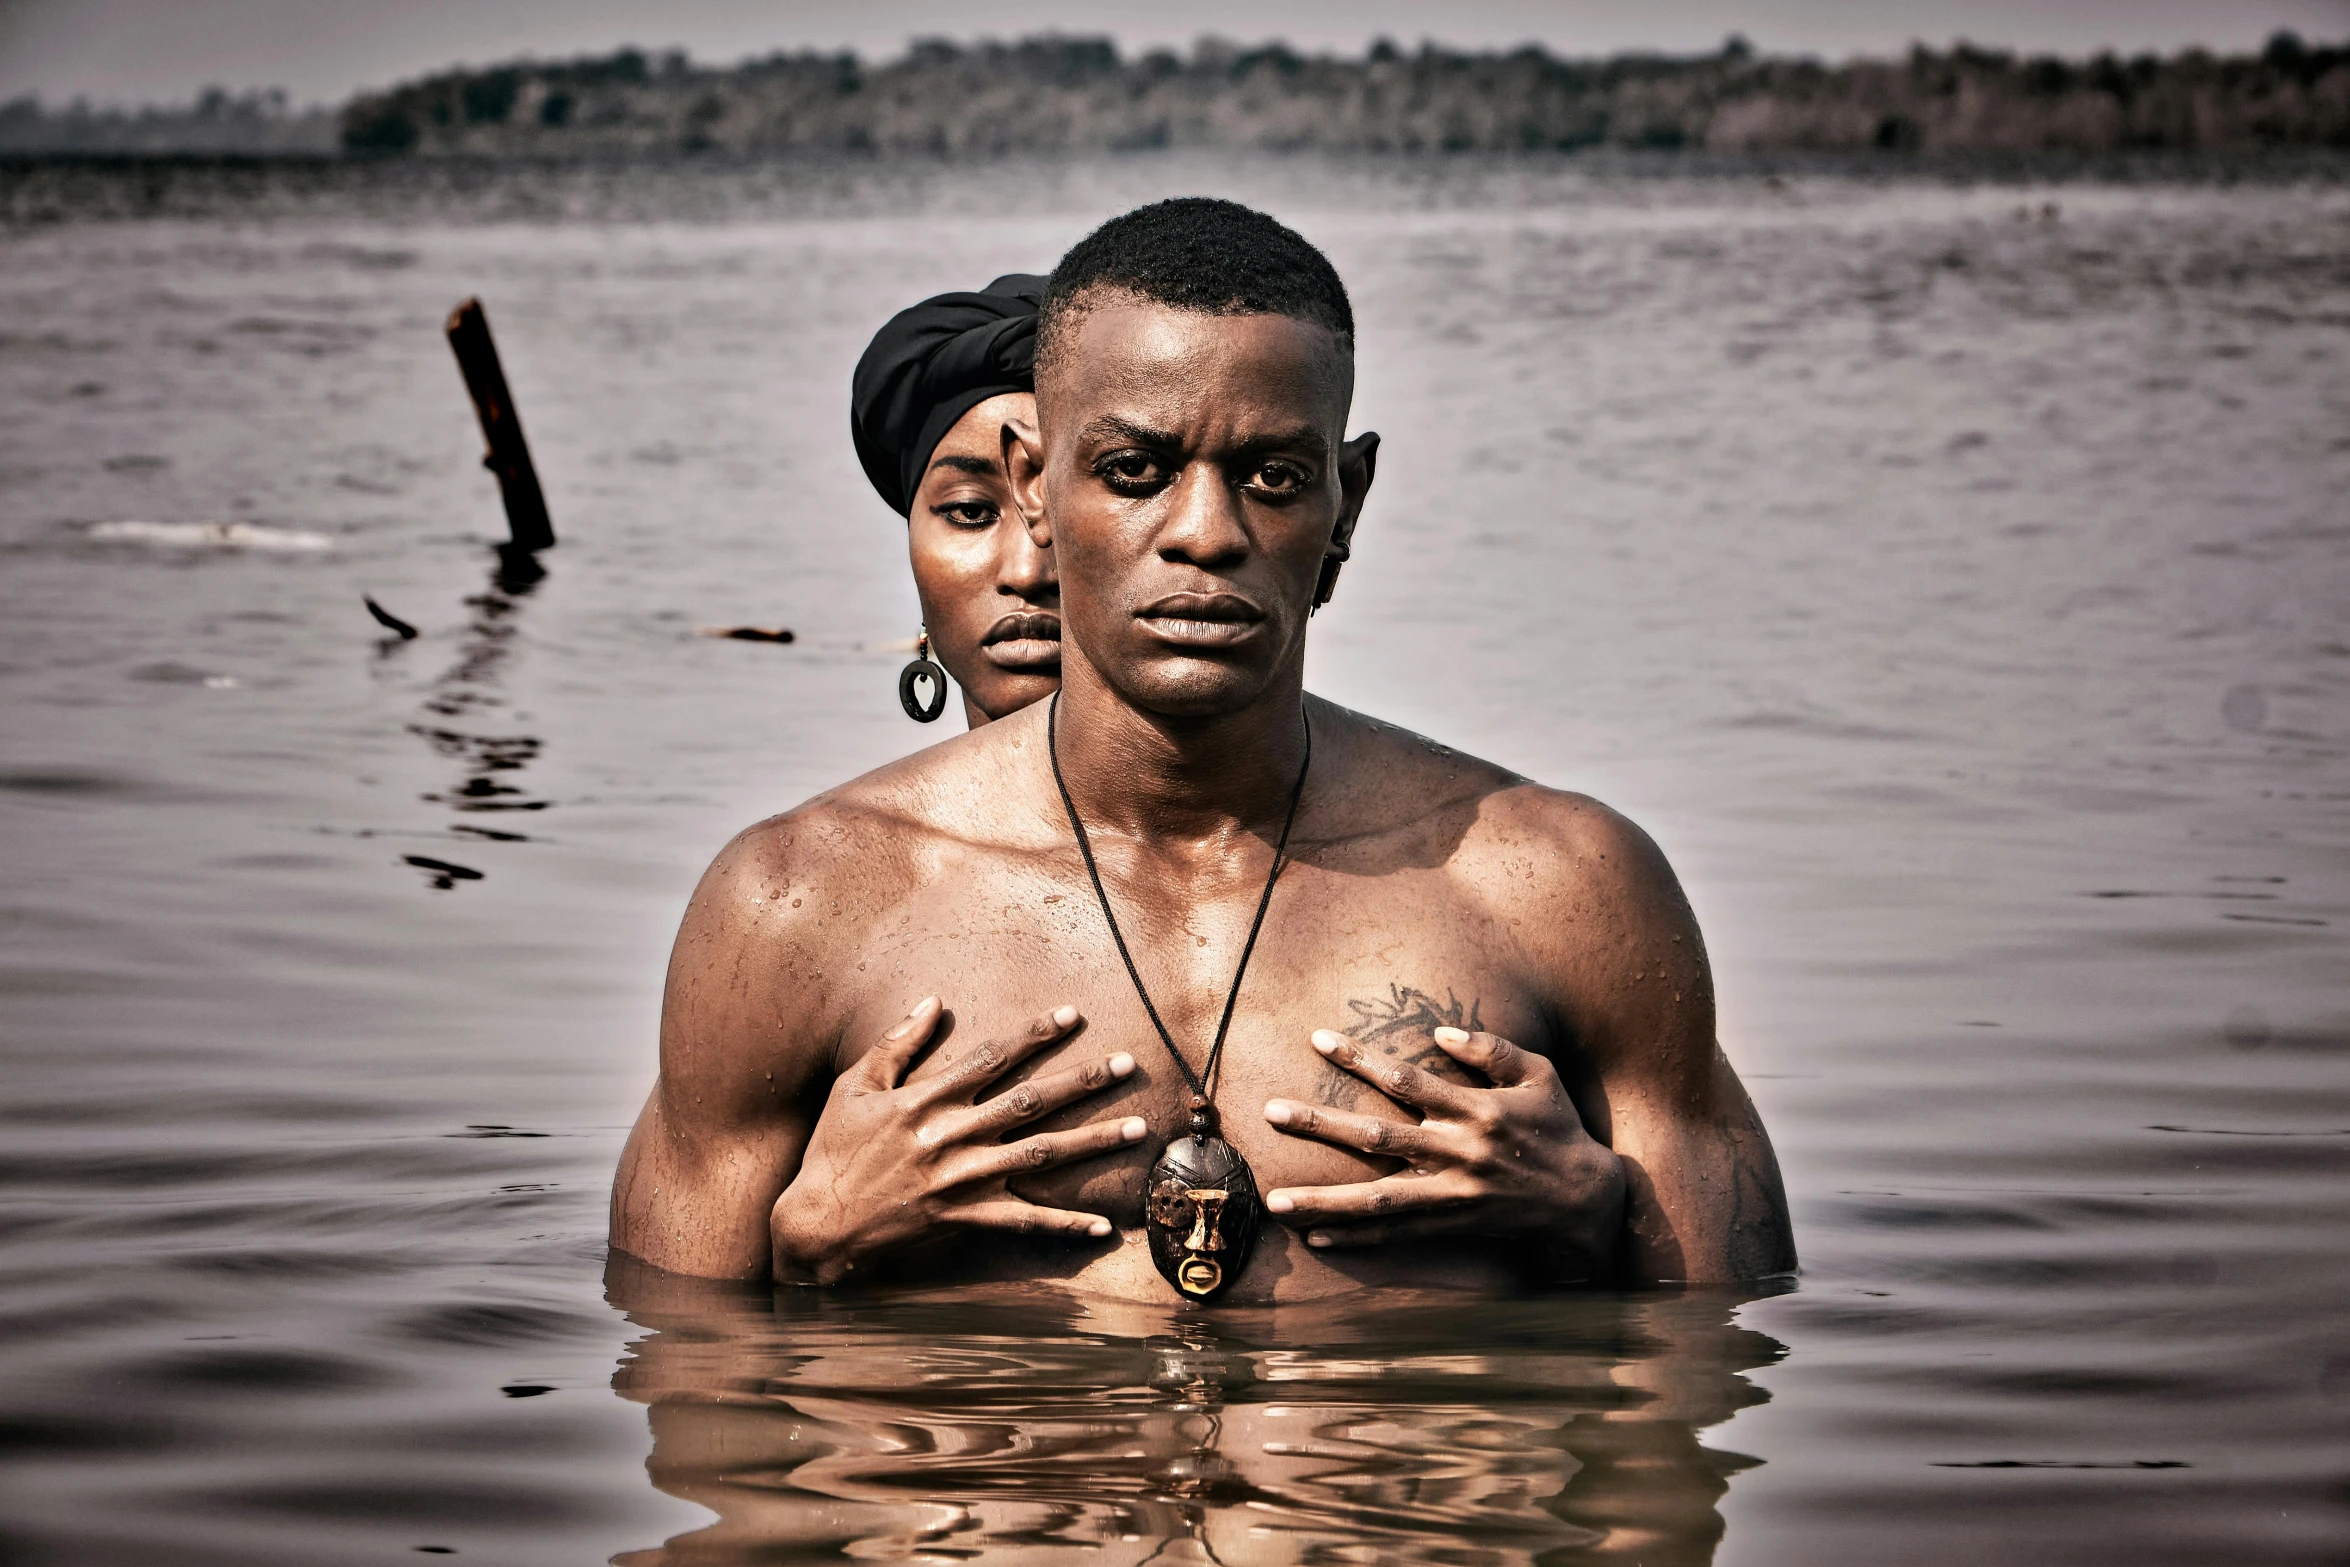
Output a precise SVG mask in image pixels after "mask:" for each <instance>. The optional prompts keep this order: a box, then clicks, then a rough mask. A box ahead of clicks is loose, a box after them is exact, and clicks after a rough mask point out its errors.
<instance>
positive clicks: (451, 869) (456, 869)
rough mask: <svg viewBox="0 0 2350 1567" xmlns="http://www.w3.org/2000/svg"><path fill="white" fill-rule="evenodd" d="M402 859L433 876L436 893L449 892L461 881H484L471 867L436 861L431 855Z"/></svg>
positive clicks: (408, 855) (412, 855)
mask: <svg viewBox="0 0 2350 1567" xmlns="http://www.w3.org/2000/svg"><path fill="white" fill-rule="evenodd" d="M400 858H401V859H402V860H403V861H404V862H406V863H407V864H410V865H413V866H415V867H416V868H417V869H418V870H420V871H423V872H425V873H426V874H428V875H429V876H431V877H432V885H433V889H434V890H435V891H436V892H447V891H448V890H449V889H450V888H451V887H454V886H456V885H457V884H458V883H459V882H461V881H479V880H481V879H482V877H481V872H479V871H477V870H475V869H474V868H473V867H472V866H470V865H453V864H451V863H450V862H449V861H447V860H436V859H434V858H433V857H432V856H431V855H429V854H403V855H401V856H400Z"/></svg>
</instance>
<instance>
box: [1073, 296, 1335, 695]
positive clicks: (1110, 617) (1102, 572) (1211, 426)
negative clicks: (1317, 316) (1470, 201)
mask: <svg viewBox="0 0 2350 1567" xmlns="http://www.w3.org/2000/svg"><path fill="white" fill-rule="evenodd" d="M1353 383H1354V367H1353V363H1352V358H1351V356H1350V355H1349V354H1348V353H1347V351H1346V350H1345V349H1344V348H1343V347H1341V346H1340V344H1339V342H1338V340H1337V338H1336V337H1334V336H1333V335H1332V334H1331V333H1330V332H1329V331H1327V330H1326V329H1324V328H1322V327H1319V326H1316V325H1313V324H1311V323H1309V322H1304V321H1298V320H1294V319H1292V318H1290V317H1288V316H1275V315H1239V316H1215V315H1203V314H1198V313H1195V312H1192V311H1186V310H1176V309H1173V308H1171V307H1168V306H1163V305H1156V304H1148V303H1139V302H1131V301H1124V300H1109V301H1102V302H1097V303H1095V304H1094V306H1093V307H1092V308H1091V309H1089V310H1087V311H1086V312H1085V313H1084V314H1083V315H1082V316H1080V317H1078V318H1077V319H1076V320H1075V321H1073V322H1072V323H1071V325H1070V330H1069V336H1068V337H1067V338H1066V339H1065V340H1064V341H1063V342H1062V343H1060V344H1059V345H1057V349H1056V352H1055V354H1054V357H1053V360H1052V362H1051V365H1050V367H1049V369H1048V371H1047V373H1046V375H1045V377H1044V380H1043V381H1042V383H1041V384H1040V385H1039V386H1038V388H1037V403H1038V420H1039V424H1040V426H1041V437H1042V444H1043V449H1044V469H1043V474H1042V486H1041V487H1042V491H1043V493H1042V495H1041V497H1040V499H1041V501H1042V505H1041V507H1034V506H1032V507H1031V510H1032V511H1041V513H1042V515H1043V517H1044V518H1045V523H1044V526H1045V527H1047V528H1048V529H1049V531H1050V537H1051V540H1052V543H1053V550H1054V553H1055V555H1056V556H1058V557H1059V562H1060V574H1061V613H1062V619H1063V622H1064V624H1065V626H1066V628H1067V634H1068V637H1069V640H1070V642H1071V643H1072V644H1073V645H1074V647H1075V648H1076V649H1077V650H1078V652H1079V653H1080V654H1081V655H1082V656H1083V657H1084V659H1085V660H1086V662H1087V663H1088V664H1090V665H1091V666H1092V667H1093V668H1094V669H1095V670H1096V671H1097V672H1099V673H1100V675H1101V676H1102V678H1103V680H1104V681H1105V682H1106V683H1107V684H1108V685H1109V686H1110V687H1111V688H1112V689H1113V690H1115V691H1117V692H1118V693H1119V694H1120V695H1122V696H1124V697H1125V698H1126V699H1127V700H1128V701H1130V702H1132V703H1133V704H1134V705H1135V706H1137V707H1140V708H1142V709H1144V710H1145V711H1148V712H1154V713H1161V714H1165V715H1167V716H1170V717H1191V716H1205V715H1208V714H1213V713H1223V712H1231V711H1235V710H1237V709H1239V708H1242V707H1245V706H1246V705H1248V703H1250V702H1251V701H1253V700H1255V699H1256V697H1257V696H1258V695H1260V694H1261V693H1262V692H1264V691H1265V689H1266V688H1267V687H1268V685H1270V684H1271V682H1272V681H1273V680H1274V679H1275V678H1276V676H1278V675H1279V674H1280V673H1281V672H1283V671H1284V670H1289V669H1293V668H1294V667H1295V665H1296V661H1297V660H1298V659H1299V657H1300V656H1301V655H1302V650H1303V646H1304V638H1305V625H1306V616H1307V613H1308V610H1309V609H1310V607H1311V605H1312V603H1313V593H1314V584H1315V580H1316V578H1317V576H1318V574H1319V572H1320V569H1321V564H1322V558H1323V555H1324V554H1325V553H1326V552H1327V551H1328V549H1329V547H1330V542H1331V536H1332V533H1333V531H1334V530H1335V529H1337V528H1338V526H1339V525H1340V523H1341V522H1342V521H1345V522H1346V523H1348V524H1349V525H1351V522H1352V517H1353V513H1354V511H1355V510H1357V509H1359V508H1360V506H1361V504H1362V483H1361V482H1360V481H1362V478H1363V476H1362V475H1361V473H1360V471H1359V465H1357V471H1356V472H1355V474H1354V478H1355V479H1356V480H1357V481H1358V482H1357V483H1355V484H1353V485H1349V484H1347V483H1344V482H1342V480H1341V475H1340V468H1341V466H1342V464H1341V461H1340V458H1341V452H1340V442H1341V440H1342V439H1343V435H1344V431H1345V428H1346V414H1347V403H1348V401H1349V399H1350V397H1351V395H1352V393H1353V389H1354V385H1353ZM1030 482H1031V483H1032V484H1033V482H1034V481H1033V480H1031V481H1030Z"/></svg>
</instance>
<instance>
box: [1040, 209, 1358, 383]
mask: <svg viewBox="0 0 2350 1567" xmlns="http://www.w3.org/2000/svg"><path fill="white" fill-rule="evenodd" d="M1100 294H1124V295H1128V296H1131V297H1133V298H1136V299H1142V300H1147V301H1149V302H1151V303H1153V304H1160V305H1168V306H1172V307H1173V308H1175V309H1177V310H1193V311H1197V312H1199V313H1200V314H1202V315H1213V316H1289V317H1292V318H1294V319H1296V320H1299V321H1311V322H1313V323H1314V324H1315V325H1316V326H1321V327H1327V328H1328V329H1329V330H1330V331H1331V333H1332V334H1333V335H1335V336H1336V337H1337V339H1338V341H1339V343H1340V344H1341V345H1342V346H1344V347H1346V348H1348V349H1352V348H1353V347H1354V334H1355V317H1354V308H1353V306H1351V305H1349V304H1348V303H1347V298H1346V285H1345V284H1344V283H1341V282H1340V281H1339V280H1338V269H1337V268H1335V267H1333V266H1332V265H1330V258H1329V257H1327V256H1325V255H1323V254H1322V253H1321V252H1320V251H1319V250H1316V249H1315V248H1314V247H1313V246H1312V245H1310V244H1308V243H1307V242H1306V240H1305V239H1304V237H1303V236H1301V235H1300V234H1298V233H1297V231H1296V230H1294V229H1291V228H1288V227H1286V226H1284V225H1283V224H1281V223H1278V222H1276V221H1275V220H1273V219H1272V218H1269V217H1267V216H1266V215H1265V214H1264V213H1262V212H1258V211H1256V210H1255V209H1254V208H1250V207H1244V206H1242V205H1241V204H1240V203H1239V202H1237V201H1221V200H1218V199H1216V198H1215V197H1212V196H1179V197H1177V198H1175V199H1174V200H1173V201H1160V202H1153V203H1152V204H1151V205H1149V206H1147V207H1137V208H1135V209H1134V210H1133V211H1132V212H1128V213H1125V214H1122V215H1121V216H1118V217H1115V218H1112V219H1110V221H1109V222H1107V223H1105V224H1103V225H1102V226H1101V227H1100V228H1098V229H1095V230H1094V231H1093V232H1092V233H1091V234H1088V235H1086V236H1085V238H1083V239H1081V240H1079V241H1078V242H1077V243H1076V244H1075V245H1073V246H1071V247H1070V248H1069V253H1068V254H1067V255H1065V256H1063V257H1062V258H1061V262H1060V265H1059V266H1056V267H1054V268H1053V276H1052V282H1051V283H1050V284H1049V285H1048V286H1047V287H1046V289H1045V295H1044V309H1043V312H1042V314H1041V315H1040V316H1039V317H1038V320H1037V329H1036V362H1037V368H1038V370H1039V371H1040V372H1041V371H1044V370H1046V369H1048V368H1049V366H1050V364H1051V362H1052V358H1053V353H1054V349H1055V345H1056V343H1057V341H1058V340H1059V339H1060V338H1061V337H1062V336H1064V335H1065V334H1066V333H1067V332H1068V330H1069V329H1070V328H1071V327H1073V326H1074V325H1075V324H1076V322H1077V320H1078V318H1079V317H1081V316H1083V315H1084V314H1085V311H1086V308H1087V306H1088V304H1089V303H1090V302H1091V300H1092V298H1093V297H1094V296H1096V295H1100Z"/></svg>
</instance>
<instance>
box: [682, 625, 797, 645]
mask: <svg viewBox="0 0 2350 1567" xmlns="http://www.w3.org/2000/svg"><path fill="white" fill-rule="evenodd" d="M702 635H703V636H706V637H723V638H725V639H726V640H728V641H730V642H796V641H798V640H799V639H798V638H797V637H796V636H794V635H793V634H792V629H791V628H790V627H789V626H704V627H703V628H702Z"/></svg>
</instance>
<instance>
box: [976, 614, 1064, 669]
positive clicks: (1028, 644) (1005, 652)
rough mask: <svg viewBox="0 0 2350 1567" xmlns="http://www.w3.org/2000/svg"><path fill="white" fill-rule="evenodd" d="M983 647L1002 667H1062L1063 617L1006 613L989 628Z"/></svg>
mask: <svg viewBox="0 0 2350 1567" xmlns="http://www.w3.org/2000/svg"><path fill="white" fill-rule="evenodd" d="M979 651H980V652H981V654H983V655H984V656H985V657H986V659H987V661H988V662H989V663H991V664H993V665H995V666H996V667H997V668H998V669H1011V670H1020V671H1034V670H1039V669H1058V668H1060V667H1061V617H1060V616H1058V615H1044V614H1021V615H1006V616H1005V617H1004V618H1003V619H1001V620H999V621H997V622H996V623H995V624H994V625H992V626H990V627H988V628H987V635H986V636H984V637H982V638H981V639H980V642H979Z"/></svg>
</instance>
